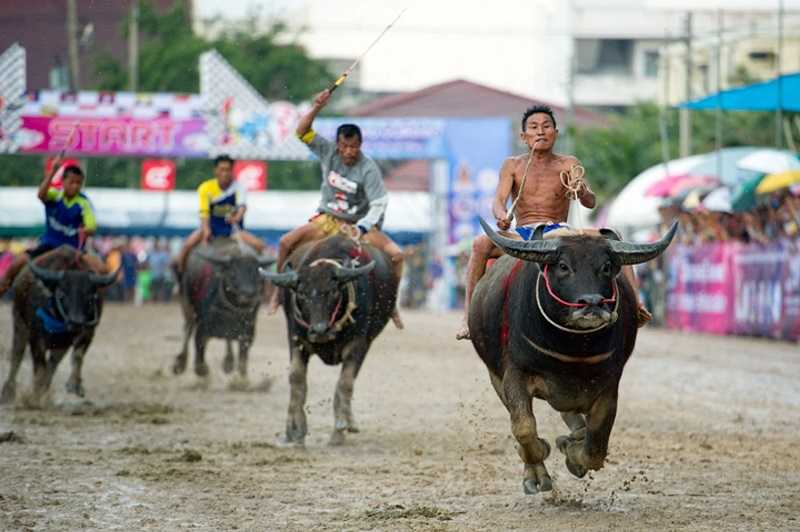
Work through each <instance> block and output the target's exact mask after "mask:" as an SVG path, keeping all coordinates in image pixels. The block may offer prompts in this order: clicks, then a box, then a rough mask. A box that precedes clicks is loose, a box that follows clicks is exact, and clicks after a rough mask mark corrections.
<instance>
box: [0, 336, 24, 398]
mask: <svg viewBox="0 0 800 532" xmlns="http://www.w3.org/2000/svg"><path fill="white" fill-rule="evenodd" d="M28 334H29V333H28V330H27V329H26V328H19V327H14V339H13V341H12V344H11V367H10V368H9V371H8V377H6V382H5V383H4V384H3V391H2V393H0V403H10V402H13V401H14V398H15V397H16V392H17V372H18V371H19V366H20V364H22V357H23V356H24V355H25V345H26V344H27V343H28Z"/></svg>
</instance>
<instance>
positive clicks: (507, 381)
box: [503, 368, 553, 495]
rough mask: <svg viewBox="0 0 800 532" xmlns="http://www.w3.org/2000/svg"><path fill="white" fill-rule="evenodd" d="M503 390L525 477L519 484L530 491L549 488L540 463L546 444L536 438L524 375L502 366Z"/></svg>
mask: <svg viewBox="0 0 800 532" xmlns="http://www.w3.org/2000/svg"><path fill="white" fill-rule="evenodd" d="M503 393H504V395H505V398H506V408H507V409H508V413H509V414H510V415H511V433H512V434H513V435H514V438H516V440H517V443H518V446H517V453H519V456H520V458H522V462H523V463H524V464H525V478H524V480H523V481H522V488H523V490H524V491H525V493H526V494H528V495H532V494H534V493H538V492H540V491H549V490H551V489H553V481H552V480H551V479H550V475H549V474H548V473H547V468H545V466H544V460H545V458H547V456H548V455H549V454H550V445H548V443H547V442H546V441H545V440H543V439H541V438H539V435H538V432H537V430H536V418H535V417H534V416H533V406H532V402H533V396H532V395H531V394H530V392H529V391H528V387H527V379H526V378H525V376H524V375H522V374H520V373H519V372H518V371H516V370H515V369H513V368H512V369H508V370H506V372H505V374H504V375H503Z"/></svg>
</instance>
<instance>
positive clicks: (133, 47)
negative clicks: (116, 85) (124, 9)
mask: <svg viewBox="0 0 800 532" xmlns="http://www.w3.org/2000/svg"><path fill="white" fill-rule="evenodd" d="M138 88H139V0H131V12H130V16H129V17H128V90H129V91H131V92H135V91H136V90H137V89H138Z"/></svg>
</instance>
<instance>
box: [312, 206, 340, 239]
mask: <svg viewBox="0 0 800 532" xmlns="http://www.w3.org/2000/svg"><path fill="white" fill-rule="evenodd" d="M309 222H311V223H312V224H314V225H315V226H316V227H317V228H318V229H319V230H320V231H322V232H323V233H324V234H325V236H333V235H338V234H339V233H343V232H344V231H342V226H347V225H349V224H348V223H347V222H344V221H342V220H339V219H338V218H335V217H334V216H331V215H330V214H328V213H326V212H320V213H317V214H315V215H314V216H312V217H311V219H310V220H309ZM345 231H346V230H345ZM344 234H347V233H344Z"/></svg>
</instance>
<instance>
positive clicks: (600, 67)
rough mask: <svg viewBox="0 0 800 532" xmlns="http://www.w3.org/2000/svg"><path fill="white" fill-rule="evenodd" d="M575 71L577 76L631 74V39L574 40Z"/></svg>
mask: <svg viewBox="0 0 800 532" xmlns="http://www.w3.org/2000/svg"><path fill="white" fill-rule="evenodd" d="M575 61H576V71H577V72H578V73H579V74H631V73H632V72H633V41H632V40H631V39H576V40H575Z"/></svg>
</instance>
